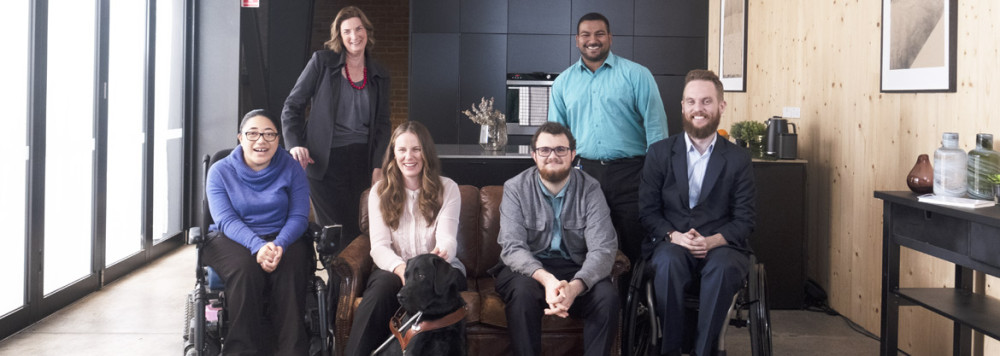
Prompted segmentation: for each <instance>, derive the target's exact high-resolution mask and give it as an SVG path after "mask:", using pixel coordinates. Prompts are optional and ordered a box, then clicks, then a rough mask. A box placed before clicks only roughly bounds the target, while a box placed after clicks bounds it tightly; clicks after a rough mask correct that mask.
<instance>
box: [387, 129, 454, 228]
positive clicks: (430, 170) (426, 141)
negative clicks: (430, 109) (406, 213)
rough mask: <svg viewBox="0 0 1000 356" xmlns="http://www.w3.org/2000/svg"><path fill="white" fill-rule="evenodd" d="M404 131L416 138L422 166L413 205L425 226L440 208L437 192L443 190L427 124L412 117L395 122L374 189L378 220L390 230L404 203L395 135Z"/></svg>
mask: <svg viewBox="0 0 1000 356" xmlns="http://www.w3.org/2000/svg"><path fill="white" fill-rule="evenodd" d="M404 133H412V134H414V135H416V136H417V141H420V148H421V150H422V156H423V160H424V168H423V171H422V172H421V178H420V196H419V197H418V198H417V207H418V209H419V210H420V214H421V215H423V217H424V220H426V221H427V226H431V225H432V224H434V219H436V218H437V215H438V212H440V211H441V196H442V195H443V194H444V187H443V186H442V185H441V161H440V160H439V159H438V156H437V149H435V148H434V140H433V139H432V138H431V134H430V132H428V131H427V127H425V126H424V125H423V124H421V123H419V122H416V121H405V122H403V123H402V124H399V126H397V127H396V129H395V130H394V131H393V132H392V138H391V139H389V147H388V149H387V150H386V152H385V157H384V158H383V159H382V177H383V178H382V181H381V183H380V184H379V186H378V189H376V193H377V194H378V197H379V210H381V211H382V221H383V222H385V225H386V226H388V227H389V228H391V229H393V230H395V229H397V228H399V218H400V216H402V215H403V207H404V206H405V205H406V204H405V203H406V183H405V182H403V173H402V172H400V170H399V165H398V163H396V139H397V138H399V136H400V135H402V134H404Z"/></svg>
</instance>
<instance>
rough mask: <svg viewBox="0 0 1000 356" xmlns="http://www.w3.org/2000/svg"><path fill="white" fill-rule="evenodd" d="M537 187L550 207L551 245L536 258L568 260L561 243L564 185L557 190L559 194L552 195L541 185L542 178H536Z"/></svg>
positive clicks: (564, 196) (564, 198)
mask: <svg viewBox="0 0 1000 356" xmlns="http://www.w3.org/2000/svg"><path fill="white" fill-rule="evenodd" d="M536 179H538V187H539V188H541V189H542V194H543V195H544V196H545V201H546V202H548V203H549V206H551V207H552V216H553V218H552V243H550V244H549V249H548V250H546V251H542V252H541V253H539V254H538V255H537V256H538V257H539V258H565V259H567V260H568V259H569V253H567V252H566V247H564V245H563V243H562V235H563V228H562V210H563V202H564V201H565V200H566V187H567V186H569V184H566V185H564V186H563V187H562V189H560V190H559V193H556V194H552V193H551V192H549V188H546V187H545V183H542V178H541V177H537V178H536Z"/></svg>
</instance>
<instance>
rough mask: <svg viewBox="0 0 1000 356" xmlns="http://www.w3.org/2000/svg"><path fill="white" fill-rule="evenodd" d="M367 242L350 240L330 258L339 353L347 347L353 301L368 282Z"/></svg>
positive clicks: (361, 237)
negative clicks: (336, 291)
mask: <svg viewBox="0 0 1000 356" xmlns="http://www.w3.org/2000/svg"><path fill="white" fill-rule="evenodd" d="M373 264H374V262H373V261H372V256H371V240H370V238H369V237H368V235H360V236H358V237H357V238H355V239H354V241H351V243H350V244H349V245H347V247H345V248H344V250H343V251H341V252H340V254H339V255H337V257H336V258H334V259H333V262H332V263H331V264H330V268H331V269H332V270H333V272H334V273H333V275H332V276H331V277H332V278H336V279H338V281H330V283H331V284H332V283H337V285H338V286H340V295H338V296H337V315H336V318H335V325H336V330H335V331H334V336H335V337H336V342H337V344H336V345H337V348H338V349H340V351H341V352H343V347H344V346H346V345H347V337H348V336H350V334H351V323H352V322H353V321H354V300H355V299H357V298H358V297H360V296H361V294H362V293H364V291H365V284H366V283H367V282H368V275H369V274H371V271H372V265H373Z"/></svg>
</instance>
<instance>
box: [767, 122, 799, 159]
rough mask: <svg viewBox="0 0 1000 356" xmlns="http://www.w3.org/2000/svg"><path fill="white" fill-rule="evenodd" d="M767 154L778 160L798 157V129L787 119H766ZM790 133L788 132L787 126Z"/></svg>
mask: <svg viewBox="0 0 1000 356" xmlns="http://www.w3.org/2000/svg"><path fill="white" fill-rule="evenodd" d="M765 123H766V124H767V154H768V155H769V156H772V157H777V158H779V159H795V158H796V157H797V156H798V140H799V134H798V128H797V127H796V126H795V124H793V123H789V122H788V120H787V119H783V118H781V117H780V116H774V117H772V118H770V119H767V121H766V122H765ZM789 125H791V126H792V131H791V132H789V131H788V126H789Z"/></svg>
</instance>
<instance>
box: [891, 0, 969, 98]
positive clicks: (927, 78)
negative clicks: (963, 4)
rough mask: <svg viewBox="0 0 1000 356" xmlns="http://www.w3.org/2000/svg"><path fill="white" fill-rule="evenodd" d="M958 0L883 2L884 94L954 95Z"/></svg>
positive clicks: (892, 0) (894, 0) (900, 0)
mask: <svg viewBox="0 0 1000 356" xmlns="http://www.w3.org/2000/svg"><path fill="white" fill-rule="evenodd" d="M957 8H958V0H882V24H883V26H882V63H881V67H882V78H881V90H882V91H883V92H954V91H955V55H956V52H957V50H956V48H957V46H956V42H957V41H956V39H957V22H958V11H957Z"/></svg>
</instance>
